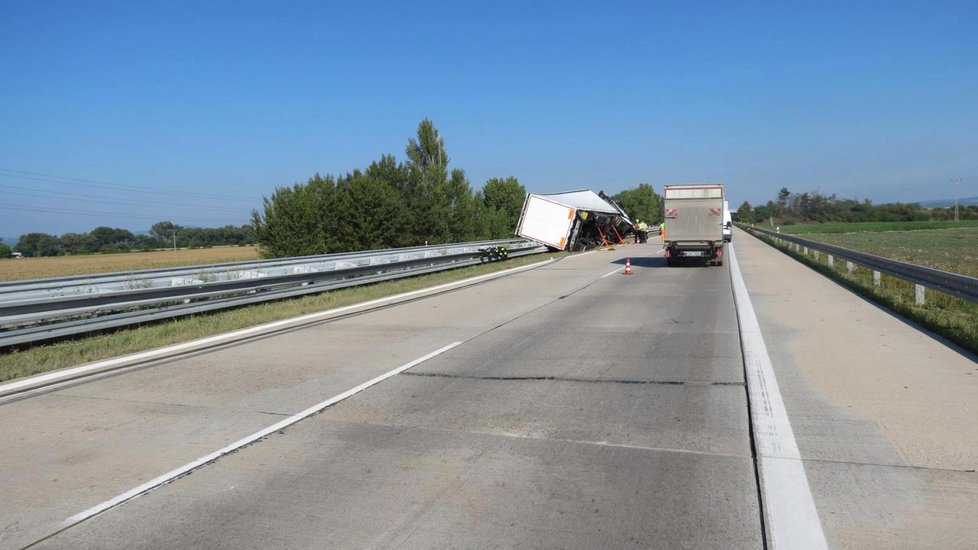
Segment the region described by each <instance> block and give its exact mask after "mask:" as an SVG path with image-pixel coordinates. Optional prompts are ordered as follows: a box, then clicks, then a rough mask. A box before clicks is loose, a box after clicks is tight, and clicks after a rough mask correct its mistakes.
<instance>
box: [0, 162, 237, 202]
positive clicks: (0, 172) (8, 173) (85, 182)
mask: <svg viewBox="0 0 978 550" xmlns="http://www.w3.org/2000/svg"><path fill="white" fill-rule="evenodd" d="M0 176H4V177H8V178H19V179H24V180H31V181H43V182H47V183H58V184H64V185H75V186H81V187H101V188H104V189H115V190H125V191H130V192H133V193H148V194H152V195H165V196H173V194H174V193H179V194H180V195H181V196H184V197H199V198H206V199H220V200H224V201H227V200H247V199H241V198H235V197H229V196H228V195H218V194H212V193H199V192H196V191H187V190H183V189H167V190H157V189H146V188H143V187H138V186H135V185H127V184H120V183H112V182H107V181H101V180H91V179H85V178H74V177H67V176H57V175H54V174H43V173H40V172H30V171H27V170H15V169H13V168H2V167H0Z"/></svg>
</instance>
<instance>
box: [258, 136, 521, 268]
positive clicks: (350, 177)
mask: <svg viewBox="0 0 978 550" xmlns="http://www.w3.org/2000/svg"><path fill="white" fill-rule="evenodd" d="M405 154H406V155H407V158H406V160H404V161H403V162H399V161H398V160H397V159H396V158H395V157H394V156H393V155H383V156H381V158H380V159H379V160H377V161H374V162H372V163H371V164H370V166H368V167H367V168H365V169H363V170H360V169H357V170H354V171H352V172H349V173H347V174H343V175H339V176H332V175H327V176H321V175H319V174H316V175H315V176H313V177H312V178H310V179H309V180H308V181H307V182H305V183H296V184H294V185H292V186H289V187H279V188H277V189H276V190H275V192H274V193H272V195H271V196H270V197H265V198H264V199H263V205H262V206H263V207H262V209H261V210H254V211H253V212H252V227H253V228H254V230H255V234H256V237H257V241H258V244H259V246H260V247H261V248H262V253H263V254H264V255H265V256H267V257H284V256H303V255H311V254H324V253H333V252H347V251H355V250H372V249H381V248H398V247H406V246H419V245H424V244H442V243H448V242H464V241H475V240H483V239H497V238H505V237H508V236H511V235H512V234H513V232H514V230H515V227H516V222H517V219H518V218H519V215H520V212H521V211H522V208H523V200H524V198H525V196H526V189H525V188H524V187H523V185H522V184H520V183H519V181H518V180H517V179H516V178H513V177H508V178H493V179H490V180H489V181H487V182H486V183H485V185H484V186H483V187H482V189H481V190H478V191H474V190H473V189H472V186H471V185H470V183H469V180H468V178H467V177H466V175H465V171H464V170H462V169H461V168H449V162H450V158H449V156H448V153H447V151H446V150H445V144H444V140H443V139H442V137H441V136H440V135H439V133H438V130H437V129H436V128H435V126H434V124H433V123H432V122H431V121H430V120H428V119H424V120H423V121H421V123H420V124H419V125H418V130H417V137H414V138H411V139H410V140H409V141H408V144H407V147H406V149H405Z"/></svg>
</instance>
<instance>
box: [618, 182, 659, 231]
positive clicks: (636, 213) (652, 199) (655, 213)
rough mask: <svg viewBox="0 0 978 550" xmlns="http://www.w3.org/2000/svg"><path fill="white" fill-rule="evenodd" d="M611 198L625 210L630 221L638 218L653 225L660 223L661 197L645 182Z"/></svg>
mask: <svg viewBox="0 0 978 550" xmlns="http://www.w3.org/2000/svg"><path fill="white" fill-rule="evenodd" d="M611 199H612V200H614V201H615V202H617V203H618V206H621V207H622V209H624V210H625V213H627V214H628V217H629V218H631V219H632V221H635V220H636V219H638V220H642V221H644V222H646V223H649V224H653V225H655V224H659V223H662V216H663V212H662V197H660V196H659V194H658V193H656V192H655V190H653V189H652V186H651V185H649V184H647V183H640V184H639V185H638V187H636V188H634V189H625V190H624V191H621V192H619V193H618V194H616V195H614V196H613V197H611Z"/></svg>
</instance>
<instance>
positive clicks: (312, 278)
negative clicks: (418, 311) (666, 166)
mask: <svg viewBox="0 0 978 550" xmlns="http://www.w3.org/2000/svg"><path fill="white" fill-rule="evenodd" d="M545 250H546V247H544V246H542V245H540V243H537V242H534V241H528V240H524V239H504V240H494V241H477V242H471V243H454V244H445V245H435V246H425V247H412V248H398V249H389V250H375V251H368V252H357V253H346V254H326V255H322V256H305V257H298V258H282V259H275V260H265V261H258V262H236V263H230V264H211V265H205V266H193V267H186V268H177V269H151V270H142V271H134V272H129V273H108V274H101V275H84V276H73V277H59V278H52V279H33V280H26V281H10V282H5V283H0V347H10V346H17V345H23V344H28V343H35V342H40V341H44V340H52V339H58V338H65V337H70V336H75V335H79V334H84V333H89V332H96V331H103V330H107V329H112V328H118V327H123V326H127V325H133V324H139V323H146V322H151V321H158V320H161V319H167V318H173V317H179V316H184V315H192V314H195V313H202V312H207V311H214V310H218V309H225V308H231V307H238V306H242V305H247V304H253V303H258V302H265V301H270V300H279V299H282V298H289V297H293V296H301V295H304V294H312V293H317V292H324V291H327V290H334V289H338V288H344V287H349V286H356V285H362V284H368V283H375V282H380V281H386V280H391V279H396V278H401V277H410V276H415V275H421V274H425V273H431V272H434V271H442V270H445V269H453V268H457V267H463V266H466V265H473V264H478V263H483V262H486V261H492V260H497V259H500V252H501V251H502V256H503V257H505V256H510V257H515V256H521V255H526V254H533V253H537V252H543V251H545Z"/></svg>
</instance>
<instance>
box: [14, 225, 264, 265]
mask: <svg viewBox="0 0 978 550" xmlns="http://www.w3.org/2000/svg"><path fill="white" fill-rule="evenodd" d="M254 242H255V233H254V231H253V229H252V227H251V226H250V225H242V226H233V225H226V226H224V227H182V226H179V225H177V224H175V223H172V222H169V221H161V222H157V223H155V224H153V227H152V228H151V229H150V231H149V234H139V235H136V234H133V233H132V232H131V231H129V230H128V229H121V228H118V227H107V226H101V227H96V228H95V229H93V230H91V231H89V232H87V233H65V234H63V235H60V236H58V235H49V234H47V233H26V234H24V235H21V236H20V238H19V239H18V240H17V245H16V246H14V248H13V250H12V252H19V253H21V254H22V255H23V256H24V257H26V258H32V257H40V256H68V255H77V254H96V253H101V254H111V253H118V252H132V251H138V250H143V251H145V250H154V249H157V248H169V247H171V246H173V245H174V243H176V245H177V246H180V247H182V248H183V247H189V248H204V247H209V246H222V245H249V244H254ZM4 248H6V250H4ZM10 252H11V250H10V247H9V246H7V245H3V244H2V243H0V258H3V257H9V256H10Z"/></svg>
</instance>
